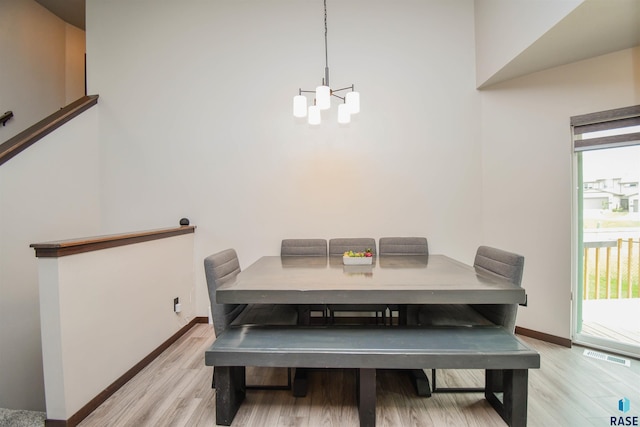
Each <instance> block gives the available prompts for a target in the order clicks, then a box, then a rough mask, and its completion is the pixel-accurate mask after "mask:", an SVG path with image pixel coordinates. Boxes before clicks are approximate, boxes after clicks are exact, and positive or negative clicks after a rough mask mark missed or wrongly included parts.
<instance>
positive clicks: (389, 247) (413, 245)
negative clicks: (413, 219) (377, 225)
mask: <svg viewBox="0 0 640 427" xmlns="http://www.w3.org/2000/svg"><path fill="white" fill-rule="evenodd" d="M378 244H379V254H380V256H403V255H404V256H410V255H424V256H428V255H429V244H428V243H427V239H426V237H381V238H380V239H378ZM387 308H388V309H389V323H393V312H394V311H395V312H399V311H400V305H399V304H388V305H387ZM407 310H409V311H413V309H411V310H410V309H407ZM408 316H409V317H415V314H413V315H412V314H409V313H408Z"/></svg>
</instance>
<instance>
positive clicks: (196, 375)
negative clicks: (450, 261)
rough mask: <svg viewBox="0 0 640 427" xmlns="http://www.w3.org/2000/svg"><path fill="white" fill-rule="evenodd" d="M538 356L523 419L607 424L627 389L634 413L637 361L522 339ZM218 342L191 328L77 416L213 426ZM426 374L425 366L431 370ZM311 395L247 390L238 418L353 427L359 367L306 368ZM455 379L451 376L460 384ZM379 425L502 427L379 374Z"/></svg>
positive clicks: (281, 373) (449, 397) (487, 415)
mask: <svg viewBox="0 0 640 427" xmlns="http://www.w3.org/2000/svg"><path fill="white" fill-rule="evenodd" d="M521 338H522V339H523V340H524V341H525V342H527V343H528V344H529V345H530V346H531V347H532V348H534V349H536V350H537V351H539V352H540V354H541V360H542V368H541V369H533V370H530V371H529V411H528V414H529V415H528V417H529V424H528V425H529V426H541V427H542V426H544V427H549V426H581V427H582V426H608V425H609V424H610V423H609V418H610V417H611V416H620V415H622V413H621V412H619V411H618V409H617V407H618V400H619V399H621V398H622V397H627V398H628V399H629V400H630V401H631V411H630V412H627V413H626V414H624V415H625V416H629V415H630V416H634V415H635V416H637V415H638V414H640V410H639V409H638V408H640V386H639V385H640V362H639V361H637V360H632V361H631V367H630V368H629V367H624V366H618V365H616V364H613V363H610V362H606V361H601V360H597V359H592V358H588V357H585V356H583V355H582V352H583V350H584V349H583V348H581V347H574V348H572V349H568V348H564V347H560V346H556V345H553V344H548V343H545V342H542V341H538V340H535V339H532V338H527V337H521ZM213 340H214V335H213V329H212V327H211V326H210V325H206V324H199V325H196V326H194V327H193V328H192V329H191V330H190V331H189V332H188V333H187V334H186V335H184V336H183V337H182V338H181V339H180V340H179V341H177V342H176V343H175V344H173V345H172V346H171V347H170V348H169V349H168V350H166V351H165V352H164V353H163V354H162V355H161V356H160V357H159V358H157V359H156V360H155V361H154V362H153V363H151V364H150V365H149V366H147V367H146V368H145V369H144V370H143V371H142V372H140V373H139V374H138V375H137V376H136V377H135V378H134V379H132V380H131V381H130V382H129V383H127V384H126V385H125V386H124V387H123V388H121V389H120V390H119V391H118V392H116V393H115V394H114V395H113V396H111V398H109V399H108V400H107V401H106V402H105V403H104V404H103V405H102V406H100V407H99V408H98V409H97V410H95V411H94V412H93V413H92V414H91V415H90V416H89V417H87V418H86V419H85V420H84V421H83V422H82V423H81V424H80V426H81V427H92V426H100V427H105V426H118V427H123V426H136V427H140V426H189V427H192V426H197V427H199V426H213V425H215V391H214V390H212V389H211V373H212V368H211V367H207V366H205V365H204V351H205V349H206V348H207V347H208V346H209V345H211V343H212V342H213ZM427 373H429V374H430V371H427ZM285 375H286V370H283V369H266V368H260V369H258V368H255V369H252V370H248V376H247V382H248V383H253V384H256V383H259V382H261V381H262V382H267V383H273V382H278V381H285ZM482 378H483V375H482V373H481V372H480V371H438V386H445V385H449V386H452V385H456V384H458V385H460V384H461V381H462V382H464V385H465V386H466V385H472V384H471V383H473V382H474V381H475V382H477V383H478V384H481V382H482ZM309 380H310V382H309V394H308V395H307V397H304V398H294V397H292V395H291V392H289V391H257V390H249V391H248V392H247V398H246V400H245V402H244V403H243V405H242V407H241V408H240V410H239V412H238V414H237V415H236V417H235V420H234V422H233V425H234V426H358V413H357V410H356V402H355V374H354V372H352V371H349V370H331V371H312V373H311V376H310V378H309ZM456 381H457V383H456ZM377 387H378V390H377V413H376V417H377V425H378V426H403V427H404V426H438V427H439V426H456V427H459V426H478V427H490V426H504V425H505V423H504V422H503V421H502V419H501V418H500V417H499V416H498V415H497V414H496V413H495V412H494V411H493V409H492V408H491V407H490V406H489V404H488V403H487V402H486V401H484V399H483V396H482V394H436V395H434V396H433V397H431V398H421V397H417V396H415V393H414V391H413V389H412V386H411V384H410V383H409V381H408V380H407V379H406V378H405V377H404V376H402V375H398V374H397V373H394V372H389V371H383V372H379V374H378V385H377Z"/></svg>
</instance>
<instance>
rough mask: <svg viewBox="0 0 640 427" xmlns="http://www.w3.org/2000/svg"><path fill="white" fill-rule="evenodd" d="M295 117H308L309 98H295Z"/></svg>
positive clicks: (297, 96)
mask: <svg viewBox="0 0 640 427" xmlns="http://www.w3.org/2000/svg"><path fill="white" fill-rule="evenodd" d="M293 115H294V116H295V117H307V97H306V96H304V95H296V96H294V97H293Z"/></svg>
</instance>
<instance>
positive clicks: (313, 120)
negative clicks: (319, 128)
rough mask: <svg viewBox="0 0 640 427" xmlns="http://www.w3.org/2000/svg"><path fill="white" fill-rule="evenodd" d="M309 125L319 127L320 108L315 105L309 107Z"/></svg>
mask: <svg viewBox="0 0 640 427" xmlns="http://www.w3.org/2000/svg"><path fill="white" fill-rule="evenodd" d="M308 120H309V124H310V125H319V124H320V121H321V119H320V108H318V106H317V105H311V106H310V107H309V119H308Z"/></svg>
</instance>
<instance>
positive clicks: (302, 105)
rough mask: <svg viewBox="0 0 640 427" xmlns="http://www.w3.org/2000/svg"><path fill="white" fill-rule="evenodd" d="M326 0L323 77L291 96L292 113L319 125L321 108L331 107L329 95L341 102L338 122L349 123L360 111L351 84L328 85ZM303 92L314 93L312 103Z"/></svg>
mask: <svg viewBox="0 0 640 427" xmlns="http://www.w3.org/2000/svg"><path fill="white" fill-rule="evenodd" d="M327 52H328V51H327V0H324V60H325V67H324V78H323V79H322V85H320V86H318V87H317V88H316V90H302V89H300V90H299V91H298V95H296V96H294V97H293V115H294V116H295V117H307V118H308V119H307V120H308V122H309V124H310V125H319V124H320V122H321V121H322V118H321V116H320V111H321V110H328V109H329V108H331V97H332V96H334V97H336V98H338V99H340V100H342V103H341V104H340V105H338V123H349V122H350V121H351V115H352V114H356V113H359V112H360V94H359V93H358V92H356V91H355V89H354V86H353V84H352V85H351V86H347V87H343V88H340V89H331V87H330V86H329V55H328V53H327ZM346 90H351V92H347V93H346V94H345V95H344V96H340V95H338V94H337V93H336V92H342V91H346ZM303 93H313V94H315V99H314V100H313V104H312V105H310V106H308V107H307V97H306V96H305V95H303Z"/></svg>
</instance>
